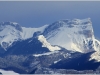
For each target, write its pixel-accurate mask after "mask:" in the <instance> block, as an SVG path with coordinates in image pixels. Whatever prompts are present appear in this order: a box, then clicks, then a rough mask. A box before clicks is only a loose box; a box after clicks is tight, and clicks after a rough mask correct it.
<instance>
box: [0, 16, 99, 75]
mask: <svg viewBox="0 0 100 75" xmlns="http://www.w3.org/2000/svg"><path fill="white" fill-rule="evenodd" d="M99 55H100V42H99V40H97V39H96V38H95V36H94V31H93V27H92V22H91V19H90V18H86V19H72V20H70V19H64V20H59V21H56V22H54V23H52V24H48V25H44V26H42V27H39V28H31V27H30V28H26V27H22V26H20V25H19V24H18V23H16V22H1V23H0V73H1V74H7V73H8V72H9V71H10V73H13V74H17V75H18V74H87V73H88V74H89V73H93V74H94V73H95V74H100V56H99Z"/></svg>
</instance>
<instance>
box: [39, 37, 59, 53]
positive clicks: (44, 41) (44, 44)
mask: <svg viewBox="0 0 100 75" xmlns="http://www.w3.org/2000/svg"><path fill="white" fill-rule="evenodd" d="M38 40H39V41H40V42H41V43H42V44H43V45H42V47H47V48H48V49H49V50H50V51H55V50H61V49H60V48H59V47H58V46H51V45H50V43H48V42H47V41H46V38H45V37H44V36H43V35H39V36H38Z"/></svg>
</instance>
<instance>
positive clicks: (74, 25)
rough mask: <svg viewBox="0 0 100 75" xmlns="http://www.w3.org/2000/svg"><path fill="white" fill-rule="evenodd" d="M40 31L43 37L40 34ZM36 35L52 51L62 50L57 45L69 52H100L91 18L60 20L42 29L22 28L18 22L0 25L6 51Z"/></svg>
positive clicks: (3, 46) (2, 41)
mask: <svg viewBox="0 0 100 75" xmlns="http://www.w3.org/2000/svg"><path fill="white" fill-rule="evenodd" d="M38 31H40V33H41V34H42V36H41V35H40V34H38ZM34 33H35V34H34ZM34 35H37V36H39V35H40V36H39V37H38V40H39V41H40V42H42V43H43V46H45V47H48V48H49V50H50V51H53V50H54V49H55V48H57V50H60V48H59V47H57V45H58V46H60V47H63V48H65V49H67V50H72V51H78V52H83V53H86V52H91V51H99V50H100V42H99V41H98V40H97V39H95V36H94V32H93V27H92V22H91V19H90V18H86V19H73V20H69V19H65V20H59V21H56V22H54V23H52V24H50V25H44V26H42V27H40V28H26V27H21V26H20V25H19V24H18V23H16V22H2V23H0V45H1V47H2V48H4V49H5V50H6V49H7V48H8V47H9V46H11V45H12V43H13V42H15V41H19V40H26V39H29V38H32V37H34ZM45 38H46V39H45ZM46 40H47V41H46ZM51 45H56V47H55V48H53V47H52V46H51ZM51 47H52V50H51V49H50V48H51Z"/></svg>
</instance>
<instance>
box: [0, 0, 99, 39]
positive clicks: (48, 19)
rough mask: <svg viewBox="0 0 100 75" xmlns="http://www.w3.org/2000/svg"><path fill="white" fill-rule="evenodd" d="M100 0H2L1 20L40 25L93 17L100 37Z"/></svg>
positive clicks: (27, 25) (0, 4)
mask: <svg viewBox="0 0 100 75" xmlns="http://www.w3.org/2000/svg"><path fill="white" fill-rule="evenodd" d="M99 14H100V1H13V2H11V1H8V2H7V1H0V22H2V21H14V22H18V23H19V24H20V25H22V26H25V27H40V26H42V25H44V24H51V23H53V22H55V21H57V20H61V19H74V18H79V19H84V18H91V20H92V23H93V28H94V32H95V35H96V37H97V38H100V34H99V32H100V21H99V20H100V15H99Z"/></svg>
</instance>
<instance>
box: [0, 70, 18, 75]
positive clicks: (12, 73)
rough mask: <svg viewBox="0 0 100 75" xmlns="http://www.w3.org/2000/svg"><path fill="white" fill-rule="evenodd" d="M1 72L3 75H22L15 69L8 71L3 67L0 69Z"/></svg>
mask: <svg viewBox="0 0 100 75" xmlns="http://www.w3.org/2000/svg"><path fill="white" fill-rule="evenodd" d="M0 72H1V73H2V75H20V74H18V73H15V72H14V71H6V70H3V69H0Z"/></svg>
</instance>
